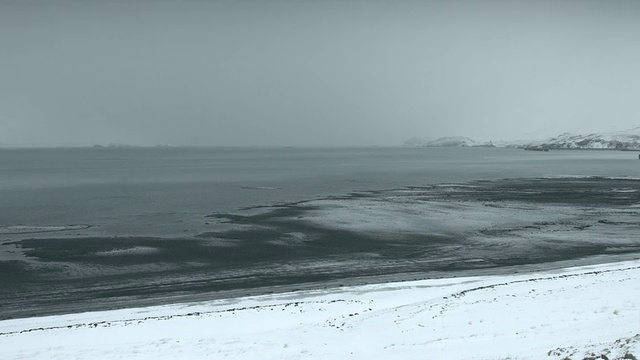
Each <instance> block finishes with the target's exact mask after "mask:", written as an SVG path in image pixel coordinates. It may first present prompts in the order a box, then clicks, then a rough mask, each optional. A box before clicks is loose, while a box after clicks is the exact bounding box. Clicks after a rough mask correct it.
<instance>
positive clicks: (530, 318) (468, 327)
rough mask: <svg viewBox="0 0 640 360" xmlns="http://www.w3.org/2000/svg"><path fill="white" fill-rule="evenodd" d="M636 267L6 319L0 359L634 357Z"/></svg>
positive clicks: (639, 270)
mask: <svg viewBox="0 0 640 360" xmlns="http://www.w3.org/2000/svg"><path fill="white" fill-rule="evenodd" d="M638 294H640V259H636V260H630V261H623V262H617V263H610V264H601V265H591V266H582V267H574V268H567V269H563V270H555V271H544V272H535V273H528V274H517V275H503V276H479V277H465V278H446V279H431V280H421V281H410V282H397V283H386V284H376V285H363V286H354V287H342V288H333V289H324V290H309V291H299V292H290V293H282V294H276V295H263V296H255V297H245V298H237V299H227V300H215V301H209V302H197V303H184V304H174V305H166V306H154V307H146V308H135V309H124V310H114V311H104V312H91V313H82V314H69V315H60V316H50V317H39V318H38V317H36V318H26V319H15V320H5V321H2V322H0V333H1V334H0V349H2V351H1V352H2V358H3V359H16V360H17V359H123V358H124V359H165V358H166V359H176V358H178V359H344V358H353V359H388V358H402V359H425V358H431V359H541V358H549V359H565V358H569V359H583V358H598V357H600V358H603V359H604V358H608V359H623V358H624V359H633V358H634V357H633V356H636V357H637V356H638V354H639V353H640V327H639V326H638V324H640V300H638Z"/></svg>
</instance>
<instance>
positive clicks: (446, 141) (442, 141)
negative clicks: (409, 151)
mask: <svg viewBox="0 0 640 360" xmlns="http://www.w3.org/2000/svg"><path fill="white" fill-rule="evenodd" d="M404 145H405V146H419V147H469V146H479V145H484V144H481V143H478V142H477V141H475V140H472V139H470V138H468V137H464V136H447V137H441V138H439V139H435V140H428V139H422V138H411V139H409V140H407V141H405V142H404Z"/></svg>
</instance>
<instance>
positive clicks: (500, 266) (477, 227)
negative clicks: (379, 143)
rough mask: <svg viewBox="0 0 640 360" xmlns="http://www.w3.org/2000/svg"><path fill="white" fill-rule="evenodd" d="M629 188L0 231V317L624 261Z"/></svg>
mask: <svg viewBox="0 0 640 360" xmlns="http://www.w3.org/2000/svg"><path fill="white" fill-rule="evenodd" d="M639 190H640V181H637V180H630V179H606V178H559V179H514V180H500V181H478V182H473V183H468V184H459V185H456V184H444V185H437V186H428V187H411V188H403V189H393V190H384V191H374V192H363V193H356V194H352V195H350V196H346V197H339V198H325V199H316V200H310V201H306V202H298V203H291V204H280V205H277V206H273V207H270V208H263V209H255V208H254V209H245V210H243V211H241V212H239V213H236V214H211V215H209V218H210V219H211V221H212V222H215V221H217V222H222V223H224V225H225V226H224V228H225V229H227V230H222V227H221V228H220V229H221V230H219V231H211V232H207V233H202V234H199V235H197V236H194V237H185V238H173V239H163V238H143V237H118V238H112V237H92V238H61V237H56V238H53V237H52V238H33V239H25V240H16V239H12V238H11V235H3V236H2V239H3V241H2V242H1V243H0V252H6V251H16V250H18V252H21V254H18V255H19V256H18V255H16V254H13V255H12V257H10V258H8V257H6V256H5V257H0V258H1V259H10V260H6V261H0V274H2V276H1V277H0V288H1V289H2V291H1V292H0V306H1V307H0V319H6V318H11V317H26V316H34V315H45V314H54V313H63V312H78V311H87V310H101V309H112V308H118V307H124V306H140V305H149V304H159V303H169V302H176V301H187V300H196V299H198V300H200V299H207V298H221V297H234V296H242V295H247V294H259V293H266V292H272V291H287V290H293V289H298V288H318V287H326V286H340V285H345V284H360V283H363V282H376V281H390V280H402V279H416V278H425V277H439V276H459V275H473V274H480V273H483V274H487V273H501V272H514V271H519V270H530V269H543V268H554V267H558V266H565V265H577V264H580V263H588V262H601V261H612V260H615V259H619V258H629V257H634V256H636V255H635V254H637V253H638V252H640V236H638V235H640V217H638V215H640V207H638V204H640V191H639ZM229 225H233V227H232V229H231V230H228V228H229ZM213 227H214V228H215V224H214V225H213Z"/></svg>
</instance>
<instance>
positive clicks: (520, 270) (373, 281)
mask: <svg viewBox="0 0 640 360" xmlns="http://www.w3.org/2000/svg"><path fill="white" fill-rule="evenodd" d="M633 260H640V252H638V253H624V254H615V255H610V254H601V255H594V256H589V257H586V258H580V259H569V260H561V261H553V262H545V263H535V264H521V265H510V266H498V267H487V268H476V269H465V270H452V271H430V272H409V273H398V274H389V275H369V276H358V277H351V278H343V279H335V280H326V281H319V282H309V283H299V284H286V285H272V286H265V287H256V288H246V289H234V290H222V291H215V292H207V293H199V294H177V295H170V296H163V297H153V298H138V299H135V298H134V299H126V300H120V301H111V300H110V301H109V302H108V303H96V302H98V301H99V300H94V301H92V302H90V303H84V304H81V306H78V305H75V304H72V305H64V304H60V305H58V306H49V308H41V309H38V310H33V309H29V310H14V311H11V312H6V311H5V312H4V313H3V314H2V315H1V316H0V322H2V321H8V320H20V319H29V318H38V317H48V316H64V315H73V314H82V313H87V312H101V311H117V310H123V309H132V308H139V307H155V306H166V305H174V304H187V303H193V302H202V301H217V300H233V299H241V298H244V297H255V296H268V295H279V294H287V293H296V292H300V291H318V290H337V289H341V288H346V287H354V286H367V285H379V284H387V283H407V282H412V281H429V280H439V279H457V278H466V277H469V278H478V277H486V276H511V275H521V274H529V273H534V272H550V273H551V272H556V271H563V270H565V269H569V268H574V267H582V266H593V265H607V264H615V263H619V262H623V261H633Z"/></svg>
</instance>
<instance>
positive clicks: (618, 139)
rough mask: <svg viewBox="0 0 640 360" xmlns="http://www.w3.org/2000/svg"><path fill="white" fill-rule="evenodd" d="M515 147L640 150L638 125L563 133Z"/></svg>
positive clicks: (528, 148)
mask: <svg viewBox="0 0 640 360" xmlns="http://www.w3.org/2000/svg"><path fill="white" fill-rule="evenodd" d="M517 147H519V148H523V149H527V150H540V149H543V150H544V149H549V150H560V149H563V150H590V149H598V150H640V127H637V128H633V129H629V130H624V131H617V132H609V133H600V134H598V133H594V134H588V135H578V134H571V133H564V134H560V135H558V136H556V137H554V138H550V139H546V140H538V141H532V142H528V143H523V144H521V145H519V146H517Z"/></svg>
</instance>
